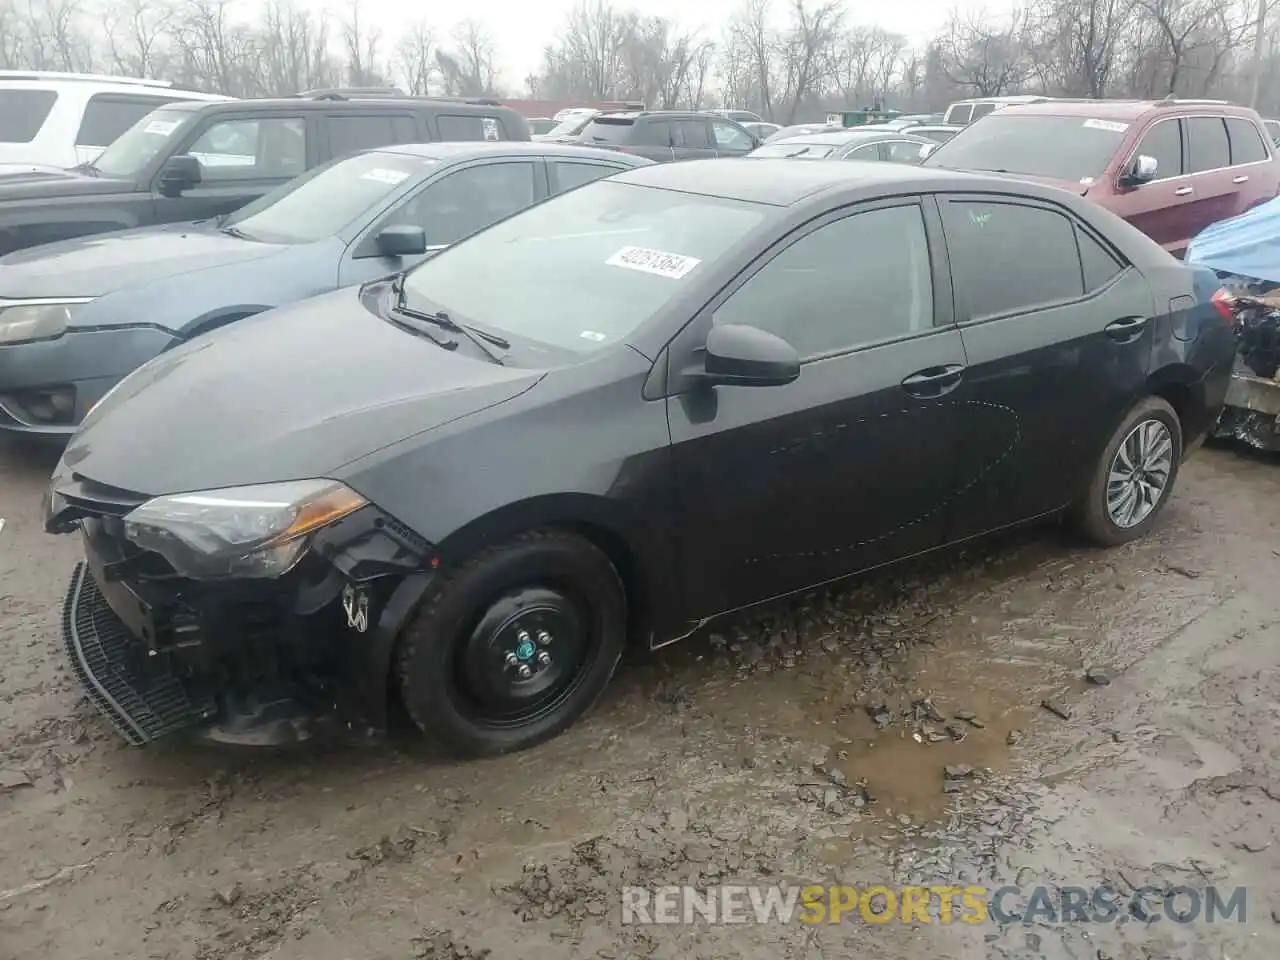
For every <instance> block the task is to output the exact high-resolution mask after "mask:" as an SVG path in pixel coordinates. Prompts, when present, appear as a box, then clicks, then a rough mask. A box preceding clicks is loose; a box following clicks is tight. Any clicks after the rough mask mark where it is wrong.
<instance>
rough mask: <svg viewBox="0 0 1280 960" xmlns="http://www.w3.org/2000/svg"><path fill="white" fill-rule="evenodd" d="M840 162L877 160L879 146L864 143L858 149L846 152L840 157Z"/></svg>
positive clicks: (878, 157)
mask: <svg viewBox="0 0 1280 960" xmlns="http://www.w3.org/2000/svg"><path fill="white" fill-rule="evenodd" d="M841 159H842V160H879V159H880V144H878V143H864V144H863V145H862V146H860V147H854V148H853V149H852V150H846V151H845V152H844V154H843V155H842V156H841Z"/></svg>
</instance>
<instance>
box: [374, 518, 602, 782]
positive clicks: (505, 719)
mask: <svg viewBox="0 0 1280 960" xmlns="http://www.w3.org/2000/svg"><path fill="white" fill-rule="evenodd" d="M626 623H627V616H626V596H625V593H624V590H623V587H622V583H621V581H620V580H619V578H618V575H617V572H616V571H615V570H614V569H613V566H612V564H611V563H610V562H609V559H608V557H607V556H605V554H604V553H603V552H602V551H601V550H599V549H598V548H597V547H595V546H594V545H593V544H591V543H590V542H589V541H587V540H585V539H583V538H581V537H578V536H575V535H572V534H567V533H560V532H550V531H547V532H537V533H529V534H525V535H523V536H521V537H519V538H517V539H515V540H512V541H511V542H509V543H506V544H503V545H501V546H498V547H494V548H491V549H489V550H485V551H483V552H482V553H480V554H479V555H477V556H476V557H474V558H472V559H471V560H470V561H468V562H467V563H465V564H463V565H462V566H461V567H459V568H458V569H457V570H456V571H455V572H453V573H452V574H450V575H449V576H447V577H446V579H445V581H444V582H443V583H442V584H441V585H440V586H439V588H438V589H437V590H435V591H434V592H433V594H432V596H431V597H430V598H429V599H428V601H427V602H426V603H425V604H424V606H423V608H422V609H421V610H420V611H419V612H418V614H417V615H416V616H415V618H414V620H413V622H412V623H411V624H410V625H409V626H408V628H406V630H405V634H404V636H403V637H402V638H401V642H400V646H399V653H398V657H397V664H398V674H399V686H400V693H401V697H402V699H403V701H404V704H405V707H406V708H407V709H408V712H409V715H410V716H411V717H412V718H413V720H414V722H415V723H416V724H417V725H418V727H419V728H421V729H422V731H423V732H424V733H425V734H427V735H428V736H430V737H432V738H433V739H435V740H437V741H439V742H440V744H441V745H442V746H444V747H445V748H446V749H447V750H449V751H450V752H452V753H454V754H456V755H458V756H463V757H478V756H489V755H494V754H499V753H507V752H510V751H513V750H522V749H525V748H527V747H531V746H533V745H534V744H536V743H540V742H542V741H543V740H546V739H548V738H550V737H553V736H555V735H556V734H558V733H560V732H561V731H562V730H564V729H565V728H566V727H568V726H569V725H570V724H572V723H573V722H574V721H575V720H577V719H578V718H579V717H580V716H581V715H582V714H583V713H585V712H586V711H587V710H588V709H589V708H590V707H591V706H592V704H593V703H594V702H595V701H596V699H597V698H598V697H599V696H600V694H601V693H602V692H603V690H604V688H605V686H606V685H607V684H608V682H609V678H610V677H611V676H612V675H613V671H614V669H615V668H616V667H617V664H618V660H619V658H620V657H621V654H622V649H623V646H624V642H625V632H626Z"/></svg>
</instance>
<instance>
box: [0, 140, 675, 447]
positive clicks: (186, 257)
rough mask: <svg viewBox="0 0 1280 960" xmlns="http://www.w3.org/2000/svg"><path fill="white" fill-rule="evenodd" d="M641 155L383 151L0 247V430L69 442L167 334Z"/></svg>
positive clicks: (342, 273)
mask: <svg viewBox="0 0 1280 960" xmlns="http://www.w3.org/2000/svg"><path fill="white" fill-rule="evenodd" d="M649 162H650V161H648V160H645V159H643V158H641V157H636V156H629V155H627V154H624V153H617V152H614V151H607V150H596V149H590V148H585V147H575V146H568V145H556V144H537V143H516V142H503V143H432V144H422V145H405V146H395V147H385V148H381V149H377V150H369V151H365V152H361V153H356V154H352V155H350V156H347V157H344V158H341V159H338V160H334V161H332V162H330V163H328V164H326V165H324V166H321V167H317V168H316V169H315V170H312V171H310V172H309V173H307V174H304V175H303V176H301V177H298V178H297V179H296V180H293V181H291V182H290V183H288V184H286V185H284V186H282V187H280V188H279V189H277V190H275V191H273V192H271V193H268V194H267V195H265V196H264V197H262V198H261V199H259V200H256V201H255V202H253V203H251V204H249V205H248V206H246V207H243V208H241V209H240V210H238V211H237V212H235V213H233V214H231V215H230V216H228V217H225V218H221V219H218V220H204V221H200V222H196V223H179V224H169V225H165V226H156V227H144V228H142V229H137V230H125V231H121V232H118V233H107V234H99V235H96V236H90V237H83V238H79V239H74V240H67V241H63V242H60V243H53V244H48V245H46V246H41V247H33V248H31V249H28V250H22V251H19V252H17V253H12V254H9V255H8V256H6V257H0V431H7V432H10V433H21V434H27V435H32V436H36V437H50V438H56V437H59V436H62V437H65V436H68V435H70V434H72V433H74V432H75V429H76V425H77V424H79V423H80V421H81V420H82V419H83V418H84V415H85V413H87V412H88V410H89V409H90V408H92V407H93V405H94V404H95V403H97V402H98V400H99V399H101V398H102V396H103V395H104V394H106V392H107V391H108V390H110V389H111V387H113V386H114V385H115V384H116V383H118V382H119V381H120V380H121V379H122V378H123V377H124V376H125V375H127V374H128V373H129V372H131V371H132V370H134V369H135V368H136V367H138V366H141V365H142V364H143V363H144V362H146V361H147V360H150V359H151V358H152V357H154V356H156V355H157V354H159V353H161V352H163V351H164V350H167V349H169V348H170V347H172V346H174V345H176V344H179V343H182V342H185V341H187V340H190V339H191V338H192V337H197V336H200V335H202V334H205V333H208V332H209V331H211V330H214V329H216V328H218V327H221V326H223V325H225V324H228V323H231V322H233V321H235V320H240V319H242V318H244V317H247V316H251V315H253V314H255V313H260V312H262V311H264V310H269V309H271V308H273V307H278V306H282V305H284V304H287V303H292V302H294V301H296V300H302V299H304V298H306V297H311V296H315V295H317V294H321V293H325V292H327V291H330V290H334V289H336V288H339V287H344V286H348V285H351V284H357V283H363V282H365V281H368V280H373V279H377V278H378V277H382V276H386V275H388V274H393V273H397V272H399V271H401V270H404V269H406V268H408V267H410V266H413V265H414V264H416V263H418V262H419V261H421V260H422V259H423V258H424V257H427V256H430V255H431V253H432V252H434V251H437V250H440V249H442V248H444V247H446V246H448V245H449V244H451V243H454V242H456V241H458V240H461V239H462V238H463V237H465V236H468V235H469V234H471V233H474V232H476V231H477V230H480V229H483V228H484V227H487V226H489V225H491V224H493V223H495V222H496V221H498V220H501V219H503V218H505V217H507V216H508V215H510V214H512V213H515V212H517V211H519V210H522V209H524V208H525V207H529V206H531V205H533V204H535V203H537V202H539V201H541V200H543V199H545V198H546V197H548V196H551V195H553V194H556V193H561V192H563V191H565V190H569V189H572V188H573V187H576V186H579V185H581V184H583V183H588V182H590V181H592V180H596V179H599V178H600V177H604V176H608V175H610V174H612V173H616V172H618V171H620V170H624V169H627V168H629V167H636V166H643V165H646V164H648V163H649Z"/></svg>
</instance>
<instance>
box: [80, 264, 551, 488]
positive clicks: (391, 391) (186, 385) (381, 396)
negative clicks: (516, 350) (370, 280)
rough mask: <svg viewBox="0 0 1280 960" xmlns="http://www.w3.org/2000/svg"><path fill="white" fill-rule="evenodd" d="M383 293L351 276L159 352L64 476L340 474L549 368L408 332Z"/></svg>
mask: <svg viewBox="0 0 1280 960" xmlns="http://www.w3.org/2000/svg"><path fill="white" fill-rule="evenodd" d="M375 301H376V296H375V294H374V293H373V292H365V293H362V291H361V290H360V288H346V289H343V290H338V291H335V292H334V293H330V294H325V295H323V296H320V297H315V298H313V299H311V300H307V301H304V302H302V303H298V304H294V305H292V306H289V307H284V308H281V309H279V310H272V311H270V312H268V313H264V314H260V315H259V316H257V317H253V318H251V319H248V320H244V321H241V322H240V323H237V324H233V325H231V326H229V327H226V328H223V329H221V330H217V331H215V332H213V333H211V334H208V335H206V336H203V337H198V338H196V339H195V340H192V341H191V342H189V343H187V344H184V345H183V346H181V347H179V348H177V349H175V350H171V351H168V352H167V353H164V354H161V355H160V356H159V357H156V358H155V359H154V360H152V361H150V362H149V363H147V364H144V365H143V366H142V367H140V368H139V369H138V370H137V371H135V372H134V373H133V374H132V375H130V376H129V377H127V378H126V379H125V380H124V381H122V382H121V384H120V385H119V386H118V387H117V388H116V389H115V390H114V391H112V392H111V393H110V394H108V395H107V396H106V397H105V398H104V399H103V401H102V402H101V403H100V404H99V405H98V406H97V407H96V408H95V409H94V410H92V411H91V412H90V414H89V416H87V417H86V418H85V421H84V423H83V424H82V426H81V428H80V430H79V431H78V432H77V433H76V435H75V436H74V437H73V438H72V440H71V442H70V444H69V445H68V446H67V449H66V452H65V453H64V454H63V457H62V461H61V463H60V464H59V466H58V475H59V476H63V475H65V474H66V473H67V472H68V471H74V472H75V473H77V474H79V475H81V476H84V477H87V478H88V479H90V480H93V481H96V482H97V483H103V484H107V485H109V486H112V487H118V488H121V489H124V490H131V491H134V492H136V493H140V494H146V495H151V496H157V495H160V494H166V493H179V492H184V491H191V490H203V489H213V488H219V487H231V486H238V485H242V484H251V483H272V482H277V481H283V480H296V479H305V478H314V477H335V476H338V477H339V478H340V475H339V471H340V469H341V468H342V467H343V466H344V465H345V464H348V463H350V462H351V461H353V460H356V459H358V458H360V457H362V456H365V455H367V454H369V453H372V452H374V451H375V450H379V449H381V448H382V447H385V446H387V445H389V444H391V443H395V442H397V441H400V440H403V439H405V438H408V437H412V436H415V435H417V434H420V433H422V432H424V431H428V430H431V429H433V428H436V427H439V426H443V425H444V424H446V423H449V422H451V421H453V420H457V419H459V418H460V417H465V416H467V415H469V414H472V413H475V412H478V411H480V410H483V409H485V408H486V407H490V406H493V405H495V404H499V403H502V402H504V401H506V400H509V399H511V398H512V397H515V396H518V395H519V394H521V393H523V392H524V391H525V390H527V389H529V388H530V387H531V386H533V385H534V384H535V383H537V381H538V379H539V378H540V377H541V376H542V371H536V370H528V369H520V368H515V367H504V366H500V365H498V364H495V363H493V362H492V361H489V360H485V359H479V358H476V355H475V354H469V353H464V352H463V351H465V350H466V349H467V346H466V343H465V341H464V343H463V345H462V346H460V347H459V351H458V352H451V351H448V350H445V349H443V348H441V347H439V346H437V345H436V344H434V343H432V342H431V341H430V340H428V339H426V338H424V337H420V336H416V335H414V334H411V333H407V332H405V331H404V330H402V329H400V328H399V327H396V326H394V325H392V324H390V323H388V322H386V321H385V320H382V319H381V318H379V317H378V316H377V315H376V314H374V313H373V312H372V308H373V305H374V302H375Z"/></svg>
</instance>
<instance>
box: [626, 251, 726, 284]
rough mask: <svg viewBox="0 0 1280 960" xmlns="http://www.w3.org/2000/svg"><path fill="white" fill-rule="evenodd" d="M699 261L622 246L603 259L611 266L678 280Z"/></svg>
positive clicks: (661, 252)
mask: <svg viewBox="0 0 1280 960" xmlns="http://www.w3.org/2000/svg"><path fill="white" fill-rule="evenodd" d="M701 262H702V261H701V260H699V259H697V258H696V257H686V256H683V255H682V254H679V253H667V252H665V251H663V250H651V249H649V248H648V247H623V248H622V249H621V250H619V251H618V252H617V253H615V254H614V255H613V256H611V257H610V258H609V259H608V260H606V261H605V263H607V264H608V265H609V266H611V267H625V268H626V269H628V270H639V271H641V272H642V273H652V274H656V275H657V276H659V277H669V278H670V279H672V280H679V279H680V278H681V277H683V276H685V275H687V274H688V273H689V271H690V270H692V269H693V268H694V267H696V266H697V265H698V264H700V263H701Z"/></svg>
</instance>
